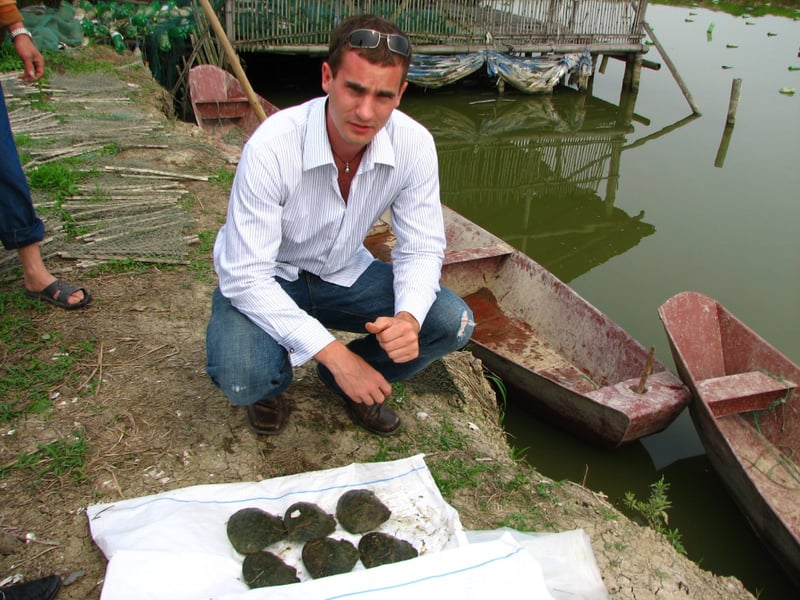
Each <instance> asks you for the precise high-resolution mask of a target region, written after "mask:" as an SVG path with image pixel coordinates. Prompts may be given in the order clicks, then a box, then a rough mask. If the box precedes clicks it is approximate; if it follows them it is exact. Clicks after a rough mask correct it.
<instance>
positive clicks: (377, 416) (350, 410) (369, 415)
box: [317, 364, 402, 436]
mask: <svg viewBox="0 0 800 600" xmlns="http://www.w3.org/2000/svg"><path fill="white" fill-rule="evenodd" d="M317 375H318V376H319V378H320V379H321V380H322V383H324V384H325V386H326V387H327V388H328V389H329V390H331V391H332V392H334V393H335V394H336V395H338V396H339V397H340V398H342V400H344V406H345V408H346V409H347V414H348V415H350V418H351V419H352V420H353V423H355V424H356V425H360V426H361V427H363V428H364V429H366V430H367V431H369V432H370V433H374V434H375V435H384V436H386V435H392V434H394V433H397V430H398V429H400V425H401V424H402V423H401V421H400V417H398V416H397V413H395V412H394V411H393V410H392V409H391V408H389V407H388V406H386V405H385V404H372V405H369V406H368V405H366V404H362V403H360V402H353V401H352V400H350V398H349V397H348V396H347V395H345V393H344V392H342V390H340V389H339V386H338V385H336V381H335V380H334V379H333V375H331V372H330V371H329V370H328V369H327V368H326V367H325V366H323V365H322V364H318V365H317Z"/></svg>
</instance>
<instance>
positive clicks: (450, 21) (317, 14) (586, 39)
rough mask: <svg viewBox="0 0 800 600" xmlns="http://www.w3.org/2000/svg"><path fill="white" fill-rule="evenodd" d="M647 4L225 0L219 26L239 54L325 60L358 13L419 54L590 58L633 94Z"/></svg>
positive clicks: (610, 0) (633, 0)
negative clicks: (401, 34) (617, 65)
mask: <svg viewBox="0 0 800 600" xmlns="http://www.w3.org/2000/svg"><path fill="white" fill-rule="evenodd" d="M647 4H648V0H489V1H486V2H481V3H478V2H475V1H474V0H449V1H447V2H433V1H431V0H402V1H400V2H389V1H386V0H380V1H373V0H364V1H360V2H358V1H355V0H305V1H303V0H300V1H298V0H227V1H226V2H225V5H224V7H223V9H222V13H221V15H220V16H221V21H222V23H223V25H224V28H225V31H226V33H227V36H228V38H229V39H230V41H231V44H232V45H233V47H234V48H235V49H236V50H237V51H239V52H264V53H274V54H294V55H308V56H325V55H326V54H327V51H328V46H327V44H328V38H329V35H330V31H331V30H332V29H333V28H334V27H335V26H336V24H337V23H338V22H340V21H341V19H343V18H345V17H348V16H350V15H352V14H357V13H373V14H377V15H380V16H383V17H386V18H388V19H390V20H392V21H394V22H395V23H397V25H398V26H399V27H400V28H401V29H402V30H403V31H405V32H406V33H407V34H408V36H409V38H410V39H411V42H412V44H413V46H414V53H415V54H418V55H457V54H470V53H475V52H480V51H482V50H496V51H500V52H505V53H509V54H514V55H517V56H525V57H537V56H542V57H546V56H549V55H561V54H568V53H589V54H590V55H591V56H592V59H593V60H592V63H593V64H597V58H598V57H599V56H601V55H602V56H604V57H605V56H612V57H615V58H619V59H622V60H625V61H626V63H627V69H626V75H625V80H624V82H623V85H624V87H626V88H628V89H636V87H638V81H639V72H640V70H641V67H642V56H643V55H644V54H645V53H646V52H647V50H648V48H647V46H646V45H645V44H644V37H645V35H646V32H645V21H644V16H645V12H646V9H647Z"/></svg>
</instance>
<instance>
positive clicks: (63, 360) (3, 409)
mask: <svg viewBox="0 0 800 600" xmlns="http://www.w3.org/2000/svg"><path fill="white" fill-rule="evenodd" d="M46 310H47V308H46V307H44V306H41V303H40V302H37V301H34V300H30V299H28V298H26V297H25V296H24V294H23V293H22V291H21V290H17V291H15V292H11V293H6V294H0V345H2V346H3V348H4V349H5V350H6V351H7V352H8V353H9V354H12V353H13V355H14V356H18V357H21V358H20V359H18V360H13V361H5V362H4V363H3V364H2V365H0V422H8V421H11V420H13V419H16V418H18V417H20V416H21V415H23V414H31V413H43V412H46V411H47V410H48V409H49V408H50V407H51V406H52V401H51V398H50V390H52V389H53V388H55V387H58V386H59V385H60V384H62V383H63V382H64V381H66V380H69V379H72V378H75V377H77V374H76V373H75V365H76V363H77V361H79V360H80V359H81V358H82V357H84V356H87V355H89V354H91V353H92V352H94V343H93V342H90V341H85V340H84V341H82V342H79V343H78V344H77V345H75V346H72V345H69V344H67V343H66V342H65V341H64V340H63V337H62V335H61V333H60V332H55V333H45V334H43V335H38V334H37V329H36V322H35V320H33V319H31V318H30V315H31V312H36V311H46Z"/></svg>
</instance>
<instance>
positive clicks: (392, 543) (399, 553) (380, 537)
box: [358, 531, 419, 569]
mask: <svg viewBox="0 0 800 600" xmlns="http://www.w3.org/2000/svg"><path fill="white" fill-rule="evenodd" d="M358 552H359V554H360V555H361V562H362V563H363V564H364V566H365V567H367V568H368V569H371V568H372V567H379V566H380V565H386V564H389V563H396V562H400V561H401V560H408V559H409V558H416V557H417V556H418V555H419V552H417V549H416V548H414V546H412V545H411V544H409V543H408V542H407V541H405V540H401V539H399V538H396V537H394V536H393V535H389V534H388V533H382V532H380V531H372V532H370V533H366V534H364V535H363V536H362V537H361V541H359V542H358Z"/></svg>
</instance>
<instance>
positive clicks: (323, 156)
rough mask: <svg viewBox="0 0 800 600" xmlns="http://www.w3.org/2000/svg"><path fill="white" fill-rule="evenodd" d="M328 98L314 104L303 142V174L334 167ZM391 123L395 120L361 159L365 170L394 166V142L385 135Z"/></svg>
mask: <svg viewBox="0 0 800 600" xmlns="http://www.w3.org/2000/svg"><path fill="white" fill-rule="evenodd" d="M327 103H328V97H327V96H325V97H322V98H316V99H314V100H312V101H311V105H310V107H309V115H308V128H307V129H306V134H305V139H304V140H303V170H304V171H307V170H310V169H314V168H316V167H320V166H322V165H332V164H335V163H334V161H333V152H332V151H331V143H330V140H329V139H328V130H327V129H326V125H325V107H326V106H327ZM391 122H392V117H389V121H388V122H387V124H386V125H384V126H383V127H381V129H380V131H378V133H377V134H376V135H375V137H374V138H372V141H371V142H370V144H369V146H368V147H367V151H366V152H365V153H364V156H363V158H362V159H361V165H362V167H363V169H364V170H369V169H372V168H373V167H374V166H375V164H376V163H382V164H385V165H388V166H390V167H394V166H395V154H394V148H393V147H392V140H391V138H390V136H389V133H388V132H387V131H386V128H387V126H389V125H390V123H391Z"/></svg>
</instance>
